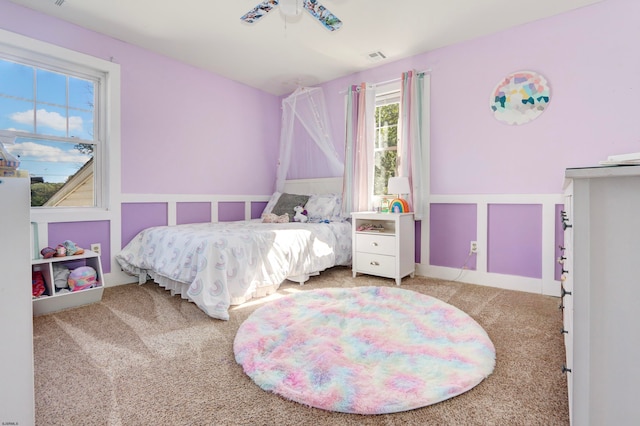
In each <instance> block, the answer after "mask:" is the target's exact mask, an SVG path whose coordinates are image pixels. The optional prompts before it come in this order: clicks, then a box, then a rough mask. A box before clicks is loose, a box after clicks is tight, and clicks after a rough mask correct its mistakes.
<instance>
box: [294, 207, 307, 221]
mask: <svg viewBox="0 0 640 426" xmlns="http://www.w3.org/2000/svg"><path fill="white" fill-rule="evenodd" d="M293 211H294V212H296V214H295V216H293V221H294V222H301V223H305V222H307V221H308V220H309V218H308V217H307V211H306V210H305V209H304V207H302V206H295V207H294V208H293Z"/></svg>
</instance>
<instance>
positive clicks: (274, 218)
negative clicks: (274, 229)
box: [262, 213, 289, 223]
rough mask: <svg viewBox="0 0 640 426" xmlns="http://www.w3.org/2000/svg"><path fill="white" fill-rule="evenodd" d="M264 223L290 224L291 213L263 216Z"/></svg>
mask: <svg viewBox="0 0 640 426" xmlns="http://www.w3.org/2000/svg"><path fill="white" fill-rule="evenodd" d="M262 223H289V213H285V214H283V215H281V216H278V215H275V214H273V213H267V214H263V215H262Z"/></svg>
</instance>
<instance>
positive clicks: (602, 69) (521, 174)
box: [323, 0, 640, 279]
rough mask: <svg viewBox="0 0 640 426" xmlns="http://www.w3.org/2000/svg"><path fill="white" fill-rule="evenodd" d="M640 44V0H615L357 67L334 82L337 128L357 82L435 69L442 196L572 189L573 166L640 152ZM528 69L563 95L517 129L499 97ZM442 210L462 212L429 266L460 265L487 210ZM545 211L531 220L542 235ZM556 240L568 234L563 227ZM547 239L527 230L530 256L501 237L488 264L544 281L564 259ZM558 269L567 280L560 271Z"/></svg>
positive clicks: (498, 232)
mask: <svg viewBox="0 0 640 426" xmlns="http://www.w3.org/2000/svg"><path fill="white" fill-rule="evenodd" d="M637 40H640V2H637V1H636V0H606V1H603V2H602V3H599V4H595V5H592V6H588V7H584V8H581V9H578V10H575V11H572V12H568V13H565V14H562V15H558V16H556V17H552V18H548V19H543V20H539V21H536V22H533V23H530V24H527V25H522V26H519V27H516V28H512V29H510V30H507V31H503V32H501V33H498V34H493V35H489V36H485V37H481V38H477V39H475V40H471V41H468V42H463V43H459V44H456V45H452V46H448V47H444V48H441V49H438V50H434V51H432V52H427V53H424V54H421V55H417V56H414V57H411V58H406V59H401V60H398V61H396V62H391V63H388V64H385V65H382V66H379V67H377V68H375V69H373V70H367V71H363V72H360V73H355V74H352V75H350V76H347V77H345V78H340V79H336V80H334V81H331V82H328V83H326V84H324V85H323V88H324V90H325V96H326V98H327V104H328V106H329V111H330V115H331V121H332V123H333V135H334V138H335V139H336V140H337V141H341V140H342V139H341V135H342V133H343V129H344V117H343V111H344V107H343V105H344V94H343V92H344V89H345V88H346V87H348V86H349V85H351V84H358V83H360V82H363V81H366V82H370V83H376V82H382V81H388V80H391V79H394V78H398V77H399V76H400V74H401V73H402V72H403V71H406V70H409V69H416V70H420V71H421V70H427V69H430V70H431V71H430V74H431V130H430V139H431V140H430V144H431V150H430V156H431V162H430V164H429V165H428V167H429V173H430V180H431V182H430V184H431V186H430V190H431V193H432V194H437V195H444V196H447V195H462V196H464V195H466V194H480V195H482V194H532V195H535V194H561V193H562V185H563V180H564V170H565V169H566V168H568V167H580V166H590V165H594V164H597V163H598V161H600V160H602V159H605V158H606V157H607V156H608V155H611V154H620V153H627V152H638V151H640V139H638V135H639V134H640V120H638V117H640V103H638V102H637V101H636V96H635V95H634V93H635V92H636V91H638V84H637V82H638V81H640V80H638V76H640V55H636V54H634V53H633V52H635V51H636V50H637V48H636V44H637V43H636V41H637ZM517 70H533V71H536V72H539V73H541V74H542V75H544V76H545V77H546V78H547V80H548V82H549V84H550V86H551V97H552V99H551V103H550V105H549V107H548V109H547V111H545V112H544V113H543V114H542V115H541V116H540V117H539V118H538V119H536V120H534V121H533V122H530V123H528V124H525V125H521V126H509V125H506V124H503V123H501V122H499V121H497V120H496V119H495V118H494V117H493V115H492V112H491V110H490V108H489V99H490V93H491V92H492V90H493V89H494V87H495V86H496V84H497V83H498V82H499V81H500V80H501V79H502V78H504V77H505V76H506V75H508V74H509V73H511V72H513V71H517ZM337 149H338V150H341V149H342V146H338V148H337ZM441 208H444V209H445V210H446V209H449V208H451V209H453V207H441V206H436V207H435V210H434V208H433V207H432V209H431V212H432V214H433V213H435V214H436V216H435V217H433V216H432V217H431V218H430V230H429V236H430V241H429V242H428V244H429V247H430V259H429V264H430V265H436V266H449V267H456V268H457V267H460V266H461V262H463V261H464V258H465V256H466V254H467V253H468V249H469V248H468V244H469V241H470V240H471V239H474V238H472V233H471V231H470V232H469V235H467V236H465V237H464V238H463V237H460V236H459V233H460V229H475V227H476V223H475V221H476V220H477V217H476V216H475V215H468V217H467V218H466V219H464V220H462V221H459V222H457V224H456V227H455V228H451V227H449V225H451V218H450V217H447V215H446V213H443V212H442V211H441V210H440V209H441ZM463 208H464V207H463ZM501 208H502V207H501ZM503 208H504V209H505V210H506V211H508V212H510V213H509V214H517V212H518V210H519V209H520V207H519V205H517V204H514V205H511V206H504V207H503ZM441 213H443V214H441ZM494 213H496V212H494ZM534 216H535V217H531V218H530V219H531V220H533V222H532V223H531V224H529V223H522V226H526V227H529V226H531V227H533V228H532V229H538V231H539V232H542V230H541V229H540V220H539V217H537V215H534ZM443 229H448V230H449V231H450V232H443V231H442V230H443ZM512 231H513V230H512V228H511V227H509V226H498V225H497V224H496V225H494V226H493V227H488V232H489V235H488V239H489V242H490V244H491V241H493V242H494V243H496V242H502V243H506V242H507V241H509V238H510V234H511V232H512ZM554 237H555V240H561V232H560V233H558V232H556V235H555V236H554ZM540 241H541V237H540V235H539V234H535V233H534V232H531V233H527V234H526V235H519V236H518V242H517V243H518V244H519V245H520V246H523V247H530V248H532V251H531V253H529V254H522V253H518V252H511V251H509V250H505V247H504V246H503V245H502V243H500V244H498V245H497V246H496V245H494V246H491V245H490V246H489V247H486V250H487V252H486V254H487V262H492V263H489V264H488V265H487V266H488V267H489V268H490V269H491V271H493V272H497V273H513V274H516V275H521V276H525V277H532V276H533V277H539V276H540V274H541V272H540V270H541V264H548V263H546V262H555V259H551V258H549V259H541V257H540V251H539V250H538V248H539V247H540ZM426 243H427V242H425V244H426ZM533 248H535V250H533ZM481 249H482V248H481ZM556 254H558V253H557V252H556ZM501 256H502V260H503V262H501V261H499V259H500V258H501ZM556 257H558V256H556ZM423 262H425V260H424V259H423ZM470 269H471V268H470ZM555 269H556V274H555V277H556V279H558V278H559V273H558V271H559V267H558V266H556V267H555Z"/></svg>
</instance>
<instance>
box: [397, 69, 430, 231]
mask: <svg viewBox="0 0 640 426" xmlns="http://www.w3.org/2000/svg"><path fill="white" fill-rule="evenodd" d="M424 95H425V93H424V73H418V72H416V71H415V70H411V71H407V72H405V73H402V87H401V90H400V116H399V119H398V135H399V138H400V141H399V147H398V176H404V177H408V178H409V182H410V184H411V194H410V196H409V200H407V201H408V202H409V207H410V209H411V210H412V211H413V212H414V213H415V215H416V218H417V219H420V218H421V216H422V213H423V200H424V194H425V190H426V189H427V188H425V187H424V186H423V173H424V170H423V164H422V163H423V159H424V157H423V151H422V150H423V146H424V145H423V144H424V141H423V125H426V123H423V108H424V101H425V99H424ZM424 167H426V165H425V166H424Z"/></svg>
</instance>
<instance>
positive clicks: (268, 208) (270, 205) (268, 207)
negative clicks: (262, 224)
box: [262, 191, 282, 215]
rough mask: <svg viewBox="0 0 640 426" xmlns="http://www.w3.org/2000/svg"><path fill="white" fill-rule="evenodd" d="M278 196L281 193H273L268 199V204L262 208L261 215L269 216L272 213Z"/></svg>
mask: <svg viewBox="0 0 640 426" xmlns="http://www.w3.org/2000/svg"><path fill="white" fill-rule="evenodd" d="M280 195H282V192H278V191H276V192H274V193H273V195H272V196H271V198H270V199H269V202H268V203H267V205H266V206H264V210H263V211H262V214H263V215H265V214H269V213H271V212H272V211H273V206H275V205H276V203H277V202H278V199H279V198H280Z"/></svg>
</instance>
